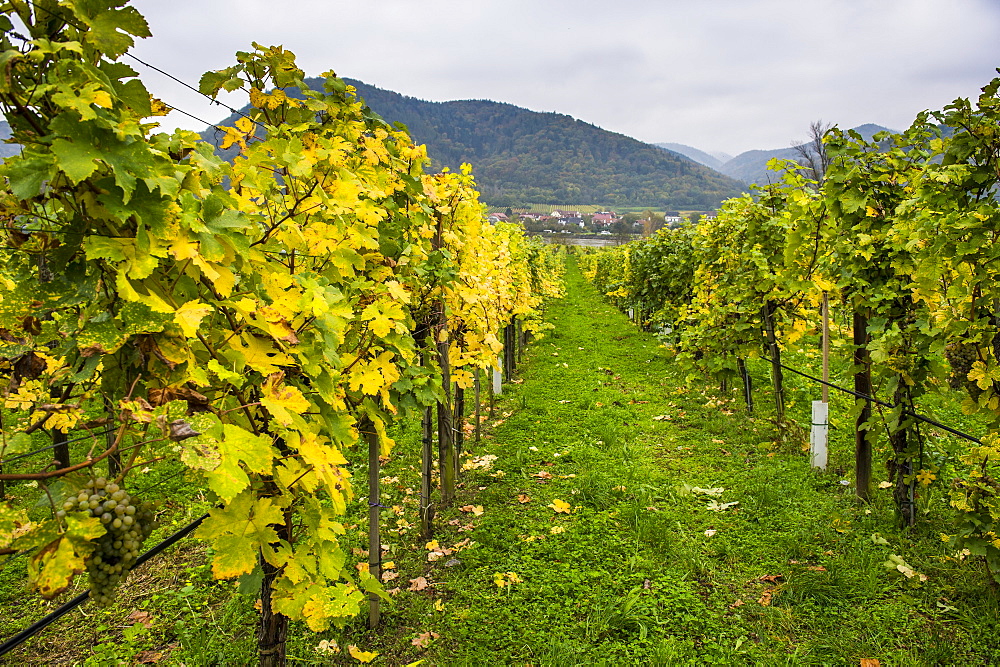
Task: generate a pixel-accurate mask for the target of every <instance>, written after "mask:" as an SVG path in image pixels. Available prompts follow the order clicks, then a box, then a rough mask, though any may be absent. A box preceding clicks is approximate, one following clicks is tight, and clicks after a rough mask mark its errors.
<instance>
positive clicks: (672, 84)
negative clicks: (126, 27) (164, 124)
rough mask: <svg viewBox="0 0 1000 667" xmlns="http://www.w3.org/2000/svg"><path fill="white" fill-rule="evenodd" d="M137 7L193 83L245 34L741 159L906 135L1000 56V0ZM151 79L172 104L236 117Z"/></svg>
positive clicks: (414, 86) (422, 85)
mask: <svg viewBox="0 0 1000 667" xmlns="http://www.w3.org/2000/svg"><path fill="white" fill-rule="evenodd" d="M134 4H135V6H136V7H137V8H138V9H139V11H140V12H142V13H143V14H144V15H145V16H146V18H147V20H148V21H149V24H150V28H151V29H152V32H153V37H152V38H149V39H146V40H141V41H140V43H139V45H138V46H137V48H136V49H135V51H134V53H135V54H136V55H137V56H139V57H140V58H143V59H145V60H148V61H149V62H150V63H152V64H155V65H157V66H159V67H161V68H163V69H165V70H168V71H170V72H171V73H173V74H175V75H177V76H178V77H180V78H182V79H185V80H187V81H190V82H191V83H193V84H197V80H198V78H199V77H200V75H201V73H202V72H204V71H205V70H209V69H221V68H223V67H226V66H228V65H229V64H232V62H233V61H234V54H235V52H236V51H238V50H247V49H249V48H250V43H251V42H252V41H256V42H259V43H261V44H265V45H272V44H281V45H283V46H284V47H285V48H287V49H289V50H291V51H293V52H294V53H295V54H296V55H297V56H298V62H299V66H300V67H302V68H303V69H304V70H305V71H306V72H307V73H308V74H309V75H310V76H315V75H318V74H319V73H320V72H323V71H326V70H330V69H333V70H334V71H336V73H337V74H338V75H340V76H345V77H351V78H356V79H360V80H362V81H365V82H367V83H370V84H372V85H375V86H378V87H380V88H386V89H389V90H394V91H396V92H399V93H403V94H405V95H411V96H414V97H419V98H421V99H425V100H433V101H446V100H455V99H490V100H495V101H500V102H509V103H511V104H515V105H517V106H521V107H526V108H528V109H533V110H535V111H557V112H560V113H565V114H569V115H571V116H573V117H575V118H579V119H581V120H584V121H587V122H589V123H593V124H595V125H598V126H600V127H602V128H604V129H607V130H611V131H614V132H620V133H622V134H626V135H629V136H632V137H635V138H636V139H639V140H642V141H647V142H650V143H656V142H666V141H676V142H679V143H685V144H689V145H692V146H695V147H697V148H701V149H703V150H707V151H725V152H728V153H730V154H733V155H736V154H737V153H740V152H742V151H744V150H749V149H753V148H779V147H784V146H788V145H789V144H790V143H791V142H792V140H794V139H805V137H806V133H807V130H808V126H809V123H810V121H814V120H819V119H822V120H824V121H828V122H833V123H836V124H838V125H840V126H841V127H844V128H847V127H853V126H856V125H860V124H862V123H869V122H871V123H877V124H880V125H885V126H887V127H891V128H894V129H902V128H905V127H906V126H908V125H909V123H910V122H911V121H912V120H913V117H914V116H915V114H916V113H917V112H919V111H921V110H923V109H940V108H941V107H942V106H944V105H945V104H947V103H948V102H950V101H951V100H953V99H955V98H956V97H975V96H976V95H977V94H978V92H979V89H980V88H981V87H982V86H983V85H985V84H986V83H987V82H988V81H989V80H990V79H992V78H993V77H994V76H996V75H997V74H996V68H997V67H1000V0H683V1H681V0H353V1H351V2H347V1H343V0H282V1H281V2H275V1H274V0H267V1H265V0H197V1H196V0H136V2H135V3H134ZM139 69H142V68H139ZM141 75H142V78H143V80H144V81H145V82H146V84H147V86H148V87H149V88H150V90H151V91H152V92H153V94H155V95H157V96H159V97H162V98H163V100H164V101H165V102H167V103H168V104H172V105H174V106H177V107H179V108H181V109H184V110H186V111H188V112H190V113H192V114H194V115H196V116H199V117H200V118H203V119H204V120H207V121H213V122H216V121H219V120H221V119H222V118H224V117H225V116H226V115H228V114H227V113H226V112H225V111H224V110H220V109H219V108H218V107H211V106H210V105H209V104H208V103H207V102H205V101H204V100H203V99H202V100H199V99H198V98H197V96H196V95H194V94H193V93H190V92H189V91H185V90H184V89H183V88H181V87H180V86H178V85H177V84H174V83H172V82H170V81H169V80H167V79H166V78H164V77H162V76H160V75H158V74H156V73H155V72H146V71H144V72H141ZM230 103H232V104H234V105H240V106H242V104H244V103H245V100H244V99H240V98H236V97H234V98H232V99H231V101H230ZM170 121H171V122H170V123H169V124H170V125H171V127H172V126H174V125H179V126H181V127H187V128H190V129H199V130H200V129H203V126H202V125H201V123H199V122H197V121H192V120H190V119H187V118H185V117H183V116H177V115H176V114H174V115H173V116H171V117H170Z"/></svg>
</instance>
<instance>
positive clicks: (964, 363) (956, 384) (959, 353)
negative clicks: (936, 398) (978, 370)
mask: <svg viewBox="0 0 1000 667" xmlns="http://www.w3.org/2000/svg"><path fill="white" fill-rule="evenodd" d="M944 356H945V358H946V359H947V360H948V364H949V365H950V366H951V377H949V378H948V384H949V385H950V386H951V388H952V389H961V388H962V387H965V386H966V385H968V384H970V382H969V371H971V370H972V365H973V364H974V363H975V362H976V361H977V360H978V359H979V356H978V354H977V351H976V346H975V345H974V344H973V343H963V342H958V343H949V344H948V345H947V346H946V347H945V348H944ZM971 384H973V385H974V384H975V383H971Z"/></svg>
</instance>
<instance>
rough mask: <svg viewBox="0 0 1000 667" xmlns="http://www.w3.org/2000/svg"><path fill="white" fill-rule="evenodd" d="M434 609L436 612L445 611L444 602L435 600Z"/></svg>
mask: <svg viewBox="0 0 1000 667" xmlns="http://www.w3.org/2000/svg"><path fill="white" fill-rule="evenodd" d="M434 609H435V610H436V611H444V600H435V601H434Z"/></svg>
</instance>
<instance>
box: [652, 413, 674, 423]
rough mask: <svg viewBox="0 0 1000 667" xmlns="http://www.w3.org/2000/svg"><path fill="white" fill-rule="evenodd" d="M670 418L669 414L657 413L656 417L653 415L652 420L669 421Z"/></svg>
mask: <svg viewBox="0 0 1000 667" xmlns="http://www.w3.org/2000/svg"><path fill="white" fill-rule="evenodd" d="M670 419H671V417H670V415H657V416H656V417H653V421H655V422H662V421H670Z"/></svg>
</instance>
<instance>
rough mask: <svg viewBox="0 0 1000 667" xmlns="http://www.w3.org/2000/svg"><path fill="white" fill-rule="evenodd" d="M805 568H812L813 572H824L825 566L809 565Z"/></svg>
mask: <svg viewBox="0 0 1000 667" xmlns="http://www.w3.org/2000/svg"><path fill="white" fill-rule="evenodd" d="M806 569H807V570H812V571H813V572H826V568H825V567H823V566H822V565H810V566H809V567H807V568H806Z"/></svg>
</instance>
